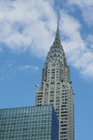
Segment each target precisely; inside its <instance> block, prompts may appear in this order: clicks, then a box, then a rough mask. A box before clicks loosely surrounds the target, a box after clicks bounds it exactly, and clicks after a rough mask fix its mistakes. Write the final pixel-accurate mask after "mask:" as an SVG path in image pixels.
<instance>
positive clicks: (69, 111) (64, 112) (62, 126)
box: [35, 19, 74, 140]
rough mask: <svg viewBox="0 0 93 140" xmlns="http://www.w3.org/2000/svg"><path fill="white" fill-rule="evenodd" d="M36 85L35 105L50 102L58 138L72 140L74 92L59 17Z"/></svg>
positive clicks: (48, 103)
mask: <svg viewBox="0 0 93 140" xmlns="http://www.w3.org/2000/svg"><path fill="white" fill-rule="evenodd" d="M36 86H37V91H36V95H35V106H40V105H50V104H52V105H53V106H54V109H55V112H56V114H57V117H58V119H59V140H74V103H73V95H74V93H73V90H72V86H71V81H70V69H69V66H68V65H67V62H66V56H65V52H64V49H63V46H62V45H61V41H60V33H59V19H58V24H57V31H56V36H55V40H54V42H53V45H52V46H51V47H50V50H49V52H48V55H47V57H46V62H45V64H44V68H43V70H42V79H41V85H36Z"/></svg>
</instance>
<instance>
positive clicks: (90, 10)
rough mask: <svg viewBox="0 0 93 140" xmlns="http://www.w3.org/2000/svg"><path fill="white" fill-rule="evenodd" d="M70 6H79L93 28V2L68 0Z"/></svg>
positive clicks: (89, 0)
mask: <svg viewBox="0 0 93 140" xmlns="http://www.w3.org/2000/svg"><path fill="white" fill-rule="evenodd" d="M67 1H68V3H69V4H70V5H78V6H79V8H80V9H81V10H82V16H83V18H84V20H85V21H86V23H87V24H88V25H89V26H93V0H67Z"/></svg>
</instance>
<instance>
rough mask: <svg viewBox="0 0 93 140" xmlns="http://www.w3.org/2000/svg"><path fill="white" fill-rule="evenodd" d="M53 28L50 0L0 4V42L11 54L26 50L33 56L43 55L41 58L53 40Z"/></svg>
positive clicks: (52, 11)
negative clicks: (12, 51)
mask: <svg viewBox="0 0 93 140" xmlns="http://www.w3.org/2000/svg"><path fill="white" fill-rule="evenodd" d="M51 18H52V20H51ZM55 27H56V15H55V12H54V10H53V8H52V0H51V1H50V0H49V1H48V0H47V1H46V0H35V1H34V0H26V1H25V0H15V1H10V0H8V1H7V0H5V1H3V0H1V1H0V42H3V43H5V44H6V45H7V46H8V47H9V48H11V49H13V50H16V51H25V50H27V49H29V50H30V51H31V52H32V53H34V54H35V53H36V55H37V56H41V55H42V51H43V55H45V54H46V51H48V49H49V47H50V44H51V43H52V41H53V39H54V31H55ZM41 42H42V43H41Z"/></svg>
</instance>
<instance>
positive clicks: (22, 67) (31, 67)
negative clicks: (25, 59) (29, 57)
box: [19, 65, 39, 70]
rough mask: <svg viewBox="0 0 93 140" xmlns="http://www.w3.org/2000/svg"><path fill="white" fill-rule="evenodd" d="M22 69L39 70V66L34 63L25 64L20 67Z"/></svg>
mask: <svg viewBox="0 0 93 140" xmlns="http://www.w3.org/2000/svg"><path fill="white" fill-rule="evenodd" d="M19 69H20V70H22V69H23V70H27V69H34V70H39V67H37V66H32V65H25V66H20V67H19Z"/></svg>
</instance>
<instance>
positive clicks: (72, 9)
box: [0, 0, 93, 140]
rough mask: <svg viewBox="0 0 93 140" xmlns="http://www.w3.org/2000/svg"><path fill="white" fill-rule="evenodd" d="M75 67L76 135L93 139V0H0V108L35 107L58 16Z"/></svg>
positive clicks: (71, 68) (81, 139) (62, 34)
mask: <svg viewBox="0 0 93 140" xmlns="http://www.w3.org/2000/svg"><path fill="white" fill-rule="evenodd" d="M58 13H59V16H60V38H61V42H62V45H63V48H64V50H65V54H66V58H67V63H68V65H69V66H70V72H71V81H73V82H72V87H73V90H74V92H75V93H76V95H75V98H74V103H75V138H76V140H78V139H79V140H88V139H90V140H92V139H93V134H92V133H93V128H92V126H93V108H92V106H93V101H92V99H93V0H88V1H87V0H0V108H12V107H20V106H33V105H34V98H35V91H36V88H35V84H40V82H41V73H42V68H43V67H44V62H45V58H46V56H47V53H48V51H49V48H50V46H51V45H52V44H53V41H54V38H55V33H56V28H57V17H58Z"/></svg>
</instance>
